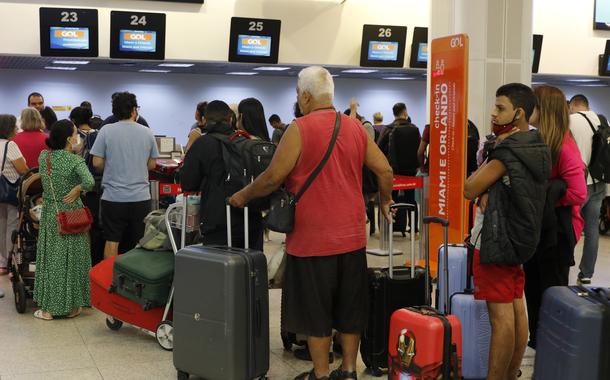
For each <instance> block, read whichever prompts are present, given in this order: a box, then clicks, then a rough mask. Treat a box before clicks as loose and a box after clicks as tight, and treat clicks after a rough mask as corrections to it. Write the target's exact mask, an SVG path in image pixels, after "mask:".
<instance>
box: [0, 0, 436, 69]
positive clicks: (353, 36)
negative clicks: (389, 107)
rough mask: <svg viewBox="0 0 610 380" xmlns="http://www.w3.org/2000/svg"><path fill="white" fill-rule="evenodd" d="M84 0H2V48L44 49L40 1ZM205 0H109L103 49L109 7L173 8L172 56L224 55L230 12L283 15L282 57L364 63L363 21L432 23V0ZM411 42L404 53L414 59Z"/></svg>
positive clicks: (66, 2)
mask: <svg viewBox="0 0 610 380" xmlns="http://www.w3.org/2000/svg"><path fill="white" fill-rule="evenodd" d="M88 3H90V2H88V1H82V0H80V1H79V0H47V1H45V2H40V1H35V0H22V1H2V2H0V15H2V23H0V35H1V36H11V37H10V38H3V39H2V41H0V53H5V54H36V55H37V54H40V43H39V40H40V38H39V27H38V19H39V16H38V9H39V8H40V7H41V6H48V7H86V5H87V4H88ZM91 3H93V2H91ZM340 3H341V0H206V1H205V4H204V5H203V6H201V5H194V4H175V3H168V2H157V1H154V2H153V1H133V0H108V1H104V2H102V4H103V6H100V7H98V10H99V12H98V13H99V42H100V56H101V57H108V56H109V34H110V11H111V10H134V11H148V12H164V13H166V14H167V41H166V58H167V59H194V60H212V61H226V60H227V57H228V50H229V31H230V22H231V17H233V16H239V17H258V18H270V19H280V20H282V33H281V36H282V38H281V43H280V55H279V61H280V62H283V63H303V64H310V63H319V64H336V65H358V64H359V62H360V43H361V37H362V25H363V24H384V25H406V26H408V36H407V41H408V46H409V47H410V44H411V42H410V41H411V38H412V33H413V27H415V26H427V25H428V20H429V13H428V12H429V0H374V1H371V0H348V1H347V2H346V3H344V4H340ZM409 51H410V48H408V49H407V54H406V60H405V62H409Z"/></svg>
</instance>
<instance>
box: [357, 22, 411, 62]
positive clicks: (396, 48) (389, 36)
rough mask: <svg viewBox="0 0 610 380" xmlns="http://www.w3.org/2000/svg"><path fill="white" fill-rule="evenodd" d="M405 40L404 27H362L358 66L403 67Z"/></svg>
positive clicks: (405, 30)
mask: <svg viewBox="0 0 610 380" xmlns="http://www.w3.org/2000/svg"><path fill="white" fill-rule="evenodd" d="M406 40H407V27H406V26H392V25H364V26H363V28H362V48H361V50H360V66H365V67H403V66H404V64H405V45H406Z"/></svg>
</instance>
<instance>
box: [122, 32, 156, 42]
mask: <svg viewBox="0 0 610 380" xmlns="http://www.w3.org/2000/svg"><path fill="white" fill-rule="evenodd" d="M123 38H125V40H127V41H152V39H153V36H152V34H151V33H125V35H124V36H123Z"/></svg>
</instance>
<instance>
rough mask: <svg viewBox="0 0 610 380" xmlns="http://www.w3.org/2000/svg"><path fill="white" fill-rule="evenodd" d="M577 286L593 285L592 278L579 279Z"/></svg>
mask: <svg viewBox="0 0 610 380" xmlns="http://www.w3.org/2000/svg"><path fill="white" fill-rule="evenodd" d="M576 284H577V285H579V286H583V285H591V278H589V277H578V279H577V280H576Z"/></svg>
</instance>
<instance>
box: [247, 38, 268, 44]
mask: <svg viewBox="0 0 610 380" xmlns="http://www.w3.org/2000/svg"><path fill="white" fill-rule="evenodd" d="M241 43H242V45H259V46H265V45H267V44H269V41H267V40H266V39H262V38H242V39H241Z"/></svg>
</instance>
